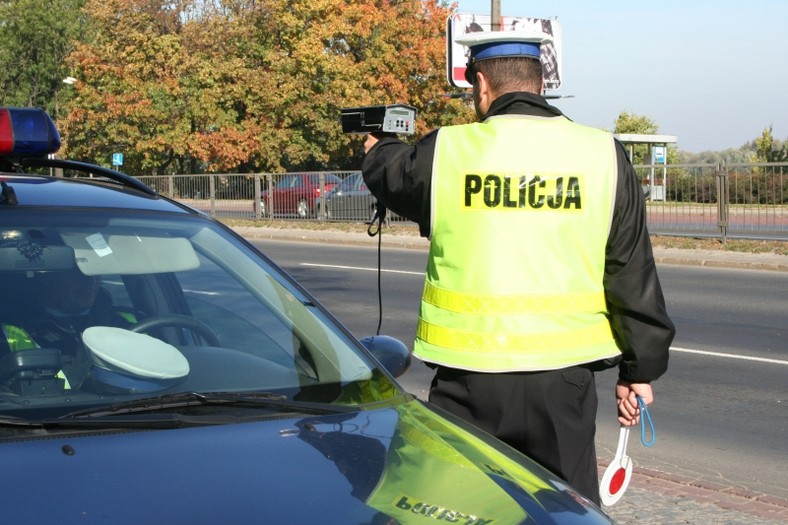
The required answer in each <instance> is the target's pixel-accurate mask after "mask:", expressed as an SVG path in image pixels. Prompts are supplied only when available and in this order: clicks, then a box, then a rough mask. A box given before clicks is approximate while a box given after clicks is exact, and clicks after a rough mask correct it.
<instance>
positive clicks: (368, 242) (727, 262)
mask: <svg viewBox="0 0 788 525" xmlns="http://www.w3.org/2000/svg"><path fill="white" fill-rule="evenodd" d="M234 229H235V231H237V232H238V233H239V234H241V235H242V236H243V237H245V238H248V239H275V240H289V241H302V242H317V243H328V244H334V245H337V244H338V245H357V246H377V244H378V241H379V239H378V238H377V237H370V236H369V235H367V234H366V233H364V232H344V231H337V230H319V229H315V230H310V229H300V228H297V227H294V228H268V227H264V226H263V227H256V226H241V227H236V228H234ZM382 245H383V247H384V248H408V249H422V250H427V249H428V248H429V241H428V240H427V239H424V238H423V237H419V236H418V233H417V232H416V231H415V229H403V230H397V231H396V232H395V233H388V232H384V233H383V238H382ZM654 259H655V260H656V262H657V264H673V265H688V266H704V267H709V268H740V269H750V270H770V271H779V272H788V257H787V256H784V255H777V254H768V253H744V252H729V251H722V250H719V251H717V250H683V249H677V248H659V247H655V248H654Z"/></svg>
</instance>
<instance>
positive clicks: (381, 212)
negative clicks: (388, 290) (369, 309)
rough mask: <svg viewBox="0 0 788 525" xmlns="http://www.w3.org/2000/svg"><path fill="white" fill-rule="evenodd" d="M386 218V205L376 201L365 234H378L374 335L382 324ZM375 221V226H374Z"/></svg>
mask: <svg viewBox="0 0 788 525" xmlns="http://www.w3.org/2000/svg"><path fill="white" fill-rule="evenodd" d="M385 218H386V207H385V206H383V205H382V204H380V203H378V206H377V208H376V209H375V215H374V216H373V217H372V222H370V224H369V228H367V234H368V235H369V236H370V237H374V236H375V235H377V236H378V329H377V331H376V332H375V335H380V327H381V325H382V324H383V286H382V283H381V275H382V273H383V220H384V219H385ZM375 221H377V223H378V224H377V228H376V227H375Z"/></svg>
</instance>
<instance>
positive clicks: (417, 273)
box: [300, 263, 424, 277]
mask: <svg viewBox="0 0 788 525" xmlns="http://www.w3.org/2000/svg"><path fill="white" fill-rule="evenodd" d="M300 266H314V267H317V268H337V269H339V270H359V271H362V272H377V271H378V269H377V268H363V267H360V266H340V265H337V264H312V263H301V264H300ZM380 271H381V272H383V273H399V274H403V275H420V276H422V277H424V272H407V271H405V270H380Z"/></svg>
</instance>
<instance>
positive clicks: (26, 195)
mask: <svg viewBox="0 0 788 525" xmlns="http://www.w3.org/2000/svg"><path fill="white" fill-rule="evenodd" d="M0 182H2V183H3V186H4V189H3V195H4V196H5V195H6V194H7V193H8V192H13V195H14V197H13V199H14V201H13V205H14V207H58V208H64V207H77V208H97V209H98V208H103V209H107V208H113V209H127V210H145V211H159V212H165V211H166V212H174V213H198V212H196V211H195V210H192V209H190V208H188V207H187V206H184V205H182V204H179V203H177V202H174V201H171V200H169V199H167V198H165V197H163V196H161V195H158V194H155V193H147V192H144V191H141V190H139V189H137V188H134V187H128V186H125V185H123V184H119V183H117V182H111V181H107V180H103V179H98V178H90V179H88V178H62V177H50V176H45V175H30V174H12V173H0ZM6 188H10V189H6ZM2 204H10V203H9V200H8V198H5V199H0V205H2Z"/></svg>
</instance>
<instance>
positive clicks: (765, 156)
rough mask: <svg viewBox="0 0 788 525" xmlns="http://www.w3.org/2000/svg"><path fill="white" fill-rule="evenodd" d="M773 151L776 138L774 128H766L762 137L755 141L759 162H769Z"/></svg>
mask: <svg viewBox="0 0 788 525" xmlns="http://www.w3.org/2000/svg"><path fill="white" fill-rule="evenodd" d="M772 149H774V137H773V136H772V126H769V127H768V128H764V130H763V133H761V136H760V137H758V138H757V139H755V153H756V155H757V159H758V162H769V157H770V156H771V153H772Z"/></svg>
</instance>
